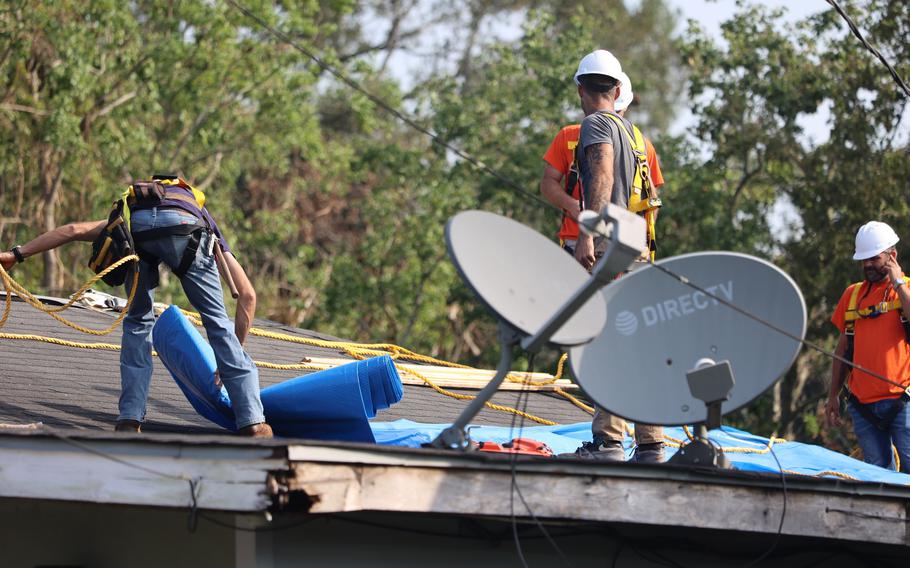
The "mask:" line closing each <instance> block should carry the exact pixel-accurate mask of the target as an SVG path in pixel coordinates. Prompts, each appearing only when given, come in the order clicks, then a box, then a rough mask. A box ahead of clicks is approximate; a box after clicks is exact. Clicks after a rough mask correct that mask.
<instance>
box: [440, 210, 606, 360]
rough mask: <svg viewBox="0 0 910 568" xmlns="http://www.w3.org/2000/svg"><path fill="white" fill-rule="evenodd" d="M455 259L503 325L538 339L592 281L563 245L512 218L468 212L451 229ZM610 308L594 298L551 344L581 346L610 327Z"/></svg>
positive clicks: (449, 243) (449, 235) (449, 239)
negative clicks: (573, 298)
mask: <svg viewBox="0 0 910 568" xmlns="http://www.w3.org/2000/svg"><path fill="white" fill-rule="evenodd" d="M446 244H447V246H448V249H449V256H451V257H452V262H453V264H454V265H455V268H456V269H457V270H458V272H459V274H460V275H461V277H462V278H463V279H464V281H465V282H467V284H468V286H469V287H470V288H471V289H472V290H473V291H474V293H475V294H477V296H478V297H479V298H480V300H481V302H483V303H484V305H486V307H487V308H488V309H489V310H490V311H492V312H493V313H494V314H495V315H496V316H497V317H498V318H499V319H501V320H503V321H505V322H506V323H508V324H509V325H511V326H512V327H514V328H515V329H517V330H518V331H520V332H521V333H524V334H525V335H533V334H534V333H536V332H537V331H538V330H539V329H540V328H541V327H542V326H543V325H544V324H545V323H546V322H547V321H548V320H549V318H550V316H552V315H553V314H555V313H556V312H557V310H559V308H561V307H562V306H563V305H564V304H565V303H566V301H567V300H569V298H570V297H571V296H572V295H573V294H574V293H575V292H576V290H578V289H579V288H581V287H582V286H583V285H584V284H585V283H586V282H587V281H588V280H589V279H590V278H591V276H590V275H589V274H588V272H587V271H586V270H585V269H584V268H582V267H581V265H580V264H579V263H578V262H577V261H576V260H575V259H574V258H572V255H570V254H568V253H567V252H566V251H564V250H563V249H562V248H560V247H559V246H558V245H556V244H555V243H553V242H552V241H551V240H550V239H548V238H546V237H545V236H543V235H541V234H540V233H538V232H537V231H535V230H533V229H531V228H530V227H526V226H525V225H522V224H521V223H518V222H517V221H513V220H511V219H509V218H507V217H502V216H501V215H496V214H494V213H488V212H485V211H464V212H462V213H459V214H457V215H455V216H454V217H452V218H451V219H450V220H449V222H448V224H447V225H446ZM605 321H606V303H605V302H604V298H603V296H601V295H600V294H594V295H593V296H592V297H591V298H590V299H589V300H588V301H587V303H585V305H584V306H583V307H582V308H581V309H580V310H578V311H577V312H576V313H575V314H574V315H573V316H572V317H571V318H570V319H569V321H568V322H566V324H565V325H563V326H562V327H561V328H560V329H559V330H558V331H557V332H556V333H555V334H553V336H552V337H551V338H550V342H551V343H554V344H556V345H562V346H569V347H571V346H576V345H581V344H583V343H587V342H588V341H591V339H593V338H594V337H596V336H597V335H598V334H599V333H600V331H601V329H603V327H604V322H605Z"/></svg>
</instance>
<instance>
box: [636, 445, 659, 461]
mask: <svg viewBox="0 0 910 568" xmlns="http://www.w3.org/2000/svg"><path fill="white" fill-rule="evenodd" d="M632 461H634V462H637V463H663V461H664V443H663V442H654V443H653V444H639V445H638V446H637V447H636V448H635V453H634V454H632Z"/></svg>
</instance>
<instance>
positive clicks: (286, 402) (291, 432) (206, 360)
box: [152, 306, 404, 443]
mask: <svg viewBox="0 0 910 568" xmlns="http://www.w3.org/2000/svg"><path fill="white" fill-rule="evenodd" d="M152 341H153V343H154V346H155V350H156V351H157V352H158V357H159V358H160V359H161V361H162V362H163V363H164V366H165V367H167V369H168V371H170V372H171V376H172V377H174V381H176V383H177V385H178V386H179V387H180V390H182V391H183V394H184V395H185V396H186V398H187V400H189V402H190V404H191V405H192V406H193V408H194V409H196V412H198V413H199V414H200V415H202V416H204V417H205V418H207V419H209V420H211V421H212V422H214V423H215V424H218V425H219V426H221V427H223V428H227V429H228V430H236V429H237V428H236V424H235V422H234V410H233V408H232V407H231V399H230V397H229V396H228V393H227V390H226V389H225V388H224V387H223V386H222V385H221V384H220V383H216V381H215V370H216V368H217V365H216V363H215V354H214V352H213V351H212V348H211V346H210V345H209V344H208V343H206V341H205V340H204V339H203V338H202V335H200V333H199V331H197V330H196V328H195V327H194V326H193V325H192V324H191V323H190V322H189V321H188V320H187V319H186V317H184V315H183V314H182V313H181V312H180V310H179V309H178V308H177V307H175V306H171V307H170V308H168V309H167V310H165V311H164V313H162V314H161V316H160V317H159V318H158V321H157V322H156V323H155V327H154V328H153V330H152ZM403 393H404V391H403V388H402V385H401V378H400V377H399V376H398V370H397V369H396V368H395V364H394V363H393V362H392V359H391V358H390V357H388V356H383V357H374V358H372V359H367V360H365V361H355V362H352V363H349V364H347V365H341V366H338V367H335V368H333V369H328V370H325V371H319V372H316V373H311V374H309V375H304V376H302V377H297V378H295V379H290V380H287V381H284V382H283V383H279V384H277V385H272V386H270V387H267V388H265V389H263V390H262V392H261V398H262V406H263V409H264V410H265V417H266V420H267V421H268V423H269V424H270V425H271V426H272V430H274V432H275V434H276V435H278V436H283V437H288V438H310V439H316V440H341V441H349V442H370V443H372V442H375V439H374V438H373V432H372V430H371V429H370V424H369V422H368V419H370V418H374V417H375V416H376V413H377V412H378V411H379V410H384V409H386V408H389V407H390V406H391V405H393V404H395V403H396V402H398V401H399V400H401V397H402V395H403Z"/></svg>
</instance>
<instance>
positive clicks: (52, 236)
mask: <svg viewBox="0 0 910 568" xmlns="http://www.w3.org/2000/svg"><path fill="white" fill-rule="evenodd" d="M106 224H107V220H103V221H83V222H81V223H70V224H68V225H62V226H60V227H57V228H56V229H52V230H50V231H48V232H46V233H42V234H40V235H38V236H37V237H35V238H34V239H32V240H30V241H29V242H27V243H25V244H24V245H22V246H20V247H19V252H21V253H22V256H23V257H25V258H28V257H30V256H32V255H36V254H39V253H42V252H44V251H48V250H51V249H55V248H57V247H59V246H60V245H65V244H66V243H69V242H72V241H93V240H95V239H96V238H97V237H98V235H100V234H101V230H102V229H104V226H105V225H106ZM0 264H2V265H3V268H4V269H5V270H9V269H10V268H12V266H13V265H14V264H16V257H15V255H13V253H12V252H9V251H4V252H0Z"/></svg>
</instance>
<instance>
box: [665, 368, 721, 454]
mask: <svg viewBox="0 0 910 568" xmlns="http://www.w3.org/2000/svg"><path fill="white" fill-rule="evenodd" d="M686 381H687V382H688V383H689V391H690V392H691V393H692V396H693V397H695V398H697V399H698V400H701V401H703V402H704V403H705V406H706V407H707V413H708V415H707V418H706V419H705V421H704V422H701V423H699V424H696V426H695V437H694V439H693V440H691V441H690V442H689V443H688V444H686V445H684V446H682V447H680V448H679V450H678V451H677V452H676V453H675V454H673V457H671V458H670V460H669V462H670V463H673V464H679V465H698V466H710V467H717V468H722V469H730V467H731V465H730V460H729V459H727V456H725V455H724V452H723V450H722V449H721V448H720V447H719V446H715V445H714V444H712V443H711V441H710V440H709V439H708V430H715V429H717V428H720V425H721V416H722V413H721V405H722V404H723V402H724V401H725V400H729V399H730V391H731V390H732V389H733V385H734V384H735V383H736V381H735V379H734V378H733V367H732V366H731V365H730V362H729V361H721V362H719V363H716V362H714V360H713V359H709V358H704V359H699V360H698V361H697V362H696V363H695V368H694V369H692V370H691V371H689V372H688V373H686Z"/></svg>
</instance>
